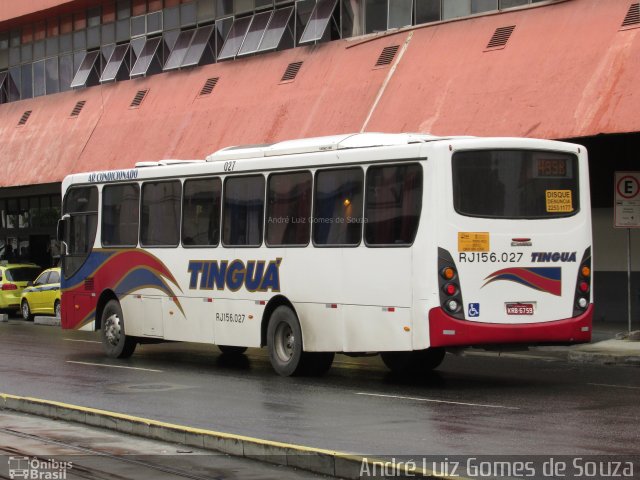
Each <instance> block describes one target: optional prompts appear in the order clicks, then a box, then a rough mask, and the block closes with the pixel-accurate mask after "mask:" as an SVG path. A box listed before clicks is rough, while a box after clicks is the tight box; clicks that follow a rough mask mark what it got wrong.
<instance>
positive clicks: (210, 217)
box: [182, 178, 222, 246]
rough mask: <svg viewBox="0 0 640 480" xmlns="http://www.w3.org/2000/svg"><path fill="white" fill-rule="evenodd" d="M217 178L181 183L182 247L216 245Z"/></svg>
mask: <svg viewBox="0 0 640 480" xmlns="http://www.w3.org/2000/svg"><path fill="white" fill-rule="evenodd" d="M221 192H222V182H221V181H220V179H219V178H204V179H198V180H187V181H185V182H184V199H183V203H182V244H183V245H185V246H216V245H218V243H219V242H220V194H221Z"/></svg>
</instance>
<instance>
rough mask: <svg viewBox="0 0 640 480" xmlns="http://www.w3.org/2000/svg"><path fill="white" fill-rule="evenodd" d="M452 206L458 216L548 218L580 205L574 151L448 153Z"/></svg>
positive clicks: (573, 211)
mask: <svg viewBox="0 0 640 480" xmlns="http://www.w3.org/2000/svg"><path fill="white" fill-rule="evenodd" d="M452 167H453V205H454V207H455V209H456V211H457V212H458V213H459V214H461V215H467V216H471V217H486V218H523V219H534V218H554V217H566V216H571V215H574V214H575V213H576V212H577V211H578V210H579V209H580V203H579V202H580V197H579V190H578V159H577V157H576V156H575V155H571V154H567V153H559V152H547V151H532V150H470V151H464V152H457V153H455V154H454V155H453V159H452Z"/></svg>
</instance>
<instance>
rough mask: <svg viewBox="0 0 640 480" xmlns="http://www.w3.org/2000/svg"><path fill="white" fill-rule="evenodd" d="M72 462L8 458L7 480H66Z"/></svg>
mask: <svg viewBox="0 0 640 480" xmlns="http://www.w3.org/2000/svg"><path fill="white" fill-rule="evenodd" d="M72 468H73V462H62V461H58V460H54V459H52V458H49V459H46V460H44V459H41V458H35V457H34V458H29V457H9V478H11V479H12V480H13V479H20V478H24V479H28V480H66V478H67V470H71V469H72Z"/></svg>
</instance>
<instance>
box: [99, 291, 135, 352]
mask: <svg viewBox="0 0 640 480" xmlns="http://www.w3.org/2000/svg"><path fill="white" fill-rule="evenodd" d="M101 325H102V330H101V332H102V333H101V336H102V346H103V347H104V350H105V353H106V354H107V356H109V357H111V358H129V357H130V356H131V355H133V351H134V350H135V349H136V345H137V342H136V339H135V338H133V337H130V336H127V335H126V334H125V330H124V317H123V316H122V308H121V307H120V302H118V301H117V300H109V301H108V302H107V304H106V305H105V306H104V310H103V311H102V323H101Z"/></svg>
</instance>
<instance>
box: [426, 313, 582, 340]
mask: <svg viewBox="0 0 640 480" xmlns="http://www.w3.org/2000/svg"><path fill="white" fill-rule="evenodd" d="M592 320H593V304H591V305H589V308H588V309H587V311H586V312H585V313H583V314H582V315H580V316H578V317H572V318H566V319H563V320H557V321H554V322H544V323H522V324H517V325H514V324H503V323H481V322H470V321H468V320H458V319H457V318H453V317H451V316H449V315H447V314H446V313H445V312H444V311H443V310H442V308H440V307H436V308H432V309H431V310H430V311H429V335H430V338H431V341H430V345H431V346H432V347H454V346H455V347H469V346H474V345H475V346H477V345H495V344H505V345H506V344H568V343H587V342H590V341H591V329H592V326H591V324H592Z"/></svg>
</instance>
